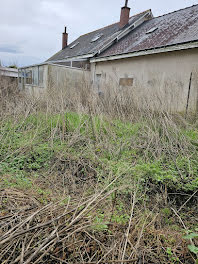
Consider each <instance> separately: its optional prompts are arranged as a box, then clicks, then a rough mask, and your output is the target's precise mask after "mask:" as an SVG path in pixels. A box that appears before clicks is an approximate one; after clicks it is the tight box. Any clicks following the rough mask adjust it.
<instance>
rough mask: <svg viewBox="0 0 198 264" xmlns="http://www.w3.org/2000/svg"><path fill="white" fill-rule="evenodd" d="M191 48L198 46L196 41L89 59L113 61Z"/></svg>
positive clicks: (92, 60) (93, 60) (92, 61)
mask: <svg viewBox="0 0 198 264" xmlns="http://www.w3.org/2000/svg"><path fill="white" fill-rule="evenodd" d="M193 48H198V41H195V42H188V43H183V44H175V45H171V46H167V47H159V48H155V49H149V50H142V51H134V52H131V53H125V54H118V55H112V56H106V57H100V58H93V59H91V60H90V62H91V63H94V62H103V61H113V60H120V59H126V58H133V57H139V56H146V55H152V54H159V53H165V52H171V51H179V50H187V49H193Z"/></svg>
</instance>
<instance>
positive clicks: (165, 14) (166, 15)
mask: <svg viewBox="0 0 198 264" xmlns="http://www.w3.org/2000/svg"><path fill="white" fill-rule="evenodd" d="M193 6H198V4H196V5H191V6H187V7H184V8H180V9H178V10H175V11H172V12H169V13H166V14H163V15H160V16H155V17H154V18H159V17H163V16H167V15H170V14H173V13H177V12H179V11H182V10H185V9H188V8H191V7H193Z"/></svg>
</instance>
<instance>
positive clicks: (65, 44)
mask: <svg viewBox="0 0 198 264" xmlns="http://www.w3.org/2000/svg"><path fill="white" fill-rule="evenodd" d="M67 44H68V33H67V28H66V27H65V32H63V40H62V49H64V48H66V47H67Z"/></svg>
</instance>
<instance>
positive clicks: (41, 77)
mask: <svg viewBox="0 0 198 264" xmlns="http://www.w3.org/2000/svg"><path fill="white" fill-rule="evenodd" d="M38 72H39V86H43V73H44V67H43V66H39V68H38Z"/></svg>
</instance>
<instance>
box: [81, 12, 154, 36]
mask: <svg viewBox="0 0 198 264" xmlns="http://www.w3.org/2000/svg"><path fill="white" fill-rule="evenodd" d="M148 11H151V9H147V10H145V11H142V12H140V13H137V14H135V15H133V16H131V17H130V18H129V19H131V18H132V17H135V16H139V15H141V14H143V13H145V12H148ZM118 23H119V21H118V22H115V23H112V24H110V25H108V26H105V27H102V28H99V29H96V30H93V31H91V32H88V33H85V34H82V35H80V37H83V36H86V35H89V34H91V33H94V32H96V31H99V30H102V29H105V28H108V27H111V26H113V25H116V24H118Z"/></svg>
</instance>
